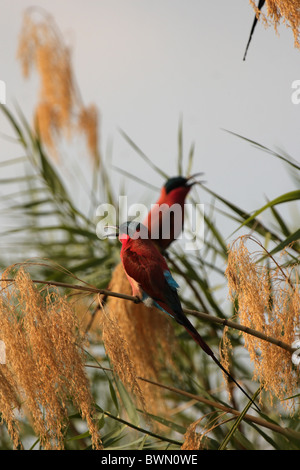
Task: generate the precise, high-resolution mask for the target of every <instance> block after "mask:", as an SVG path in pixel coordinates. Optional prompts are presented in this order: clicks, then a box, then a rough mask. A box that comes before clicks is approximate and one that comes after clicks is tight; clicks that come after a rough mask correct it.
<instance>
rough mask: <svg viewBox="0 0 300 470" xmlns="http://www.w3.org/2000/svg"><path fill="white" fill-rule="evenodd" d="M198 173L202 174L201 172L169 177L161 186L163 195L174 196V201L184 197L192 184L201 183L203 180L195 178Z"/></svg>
mask: <svg viewBox="0 0 300 470" xmlns="http://www.w3.org/2000/svg"><path fill="white" fill-rule="evenodd" d="M200 175H203V173H195V174H194V175H191V176H188V177H184V176H173V177H172V178H169V179H168V180H167V181H166V183H165V184H164V186H163V192H164V193H165V196H166V197H172V198H174V200H175V202H176V200H177V199H180V198H183V199H184V198H185V197H186V195H187V194H188V193H189V191H190V189H191V188H192V186H194V184H202V183H203V181H199V180H195V178H196V177H197V176H200Z"/></svg>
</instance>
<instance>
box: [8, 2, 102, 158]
mask: <svg viewBox="0 0 300 470" xmlns="http://www.w3.org/2000/svg"><path fill="white" fill-rule="evenodd" d="M17 57H18V59H19V60H20V62H21V65H22V69H23V75H24V77H28V76H29V74H30V72H31V71H32V69H34V68H35V69H36V70H37V72H38V75H39V78H40V90H39V101H38V103H37V106H36V110H35V122H36V126H37V129H38V132H39V134H40V136H41V140H42V142H44V143H45V144H46V145H47V146H48V148H49V149H50V150H51V154H52V155H54V156H55V157H56V158H57V157H58V155H57V137H59V136H60V135H61V134H62V133H64V134H65V135H67V136H68V137H70V135H71V133H72V132H73V131H77V130H79V131H80V132H82V133H83V134H84V135H85V138H86V141H87V146H88V149H89V152H90V154H91V155H92V157H93V158H94V161H95V162H96V163H98V164H99V163H100V155H99V150H98V148H99V142H98V140H99V136H98V126H99V115H98V110H97V108H96V106H94V105H91V106H87V107H85V106H84V104H83V103H82V100H81V97H80V94H79V91H78V88H77V86H76V83H75V78H74V74H73V71H72V65H71V51H70V49H69V48H68V47H67V46H66V45H65V44H64V42H63V39H62V37H61V35H60V32H59V31H58V30H57V28H56V25H55V23H54V21H53V19H52V17H51V16H50V15H49V14H46V13H45V12H43V11H41V10H39V9H36V8H29V9H28V10H27V12H26V13H25V15H24V21H23V26H22V30H21V34H20V39H19V46H18V52H17Z"/></svg>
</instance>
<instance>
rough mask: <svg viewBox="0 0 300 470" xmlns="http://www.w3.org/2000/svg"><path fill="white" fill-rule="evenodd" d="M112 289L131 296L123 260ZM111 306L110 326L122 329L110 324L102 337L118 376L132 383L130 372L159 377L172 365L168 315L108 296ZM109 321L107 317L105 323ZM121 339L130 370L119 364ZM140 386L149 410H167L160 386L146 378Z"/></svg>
mask: <svg viewBox="0 0 300 470" xmlns="http://www.w3.org/2000/svg"><path fill="white" fill-rule="evenodd" d="M109 288H110V290H112V291H115V292H122V293H123V294H128V295H131V286H130V284H129V282H128V280H127V277H126V275H125V272H124V269H123V266H122V264H121V263H120V264H118V265H117V267H116V268H115V270H114V272H113V275H112V279H111V282H110V286H109ZM108 309H109V312H110V321H111V326H112V325H115V327H116V326H117V327H118V330H119V331H118V332H117V334H115V333H116V332H115V331H114V330H115V327H114V328H112V329H111V328H110V326H109V323H108V325H107V330H106V331H107V334H105V335H104V337H103V340H104V344H105V347H106V350H107V352H108V355H109V357H110V360H111V362H112V364H113V366H114V368H115V369H116V370H117V371H118V374H119V375H120V373H121V376H120V378H121V379H122V380H123V381H124V382H125V383H129V384H130V382H132V377H130V376H129V377H127V374H128V372H129V373H130V374H132V373H134V375H135V377H138V376H142V377H144V378H148V379H152V380H154V381H157V380H159V378H160V374H161V373H162V372H163V371H165V370H166V369H167V367H166V366H167V365H168V364H169V366H170V365H172V364H173V363H172V351H173V347H174V344H175V336H174V332H173V329H172V325H171V323H170V321H169V319H168V318H167V316H166V315H163V314H161V313H160V312H159V311H158V310H157V309H155V308H148V307H146V306H145V305H143V304H142V303H140V304H134V303H133V302H127V301H125V300H122V299H118V298H115V297H110V298H109V300H108ZM104 319H105V315H104ZM106 321H107V320H106V319H105V323H106ZM120 338H123V339H122V340H121V341H124V343H125V344H126V351H127V353H126V354H127V355H128V360H129V361H130V364H131V365H132V368H131V369H130V370H128V367H126V364H122V363H120V359H121V357H122V352H121V351H120V347H121V346H122V345H121V344H120ZM128 364H129V362H128ZM139 385H140V389H141V391H142V395H143V397H144V400H145V403H146V408H147V411H149V412H152V413H158V412H159V411H160V412H162V411H165V404H163V403H162V400H161V399H159V397H160V394H159V391H158V390H157V387H153V385H151V384H150V383H147V382H144V381H141V382H140V384H139Z"/></svg>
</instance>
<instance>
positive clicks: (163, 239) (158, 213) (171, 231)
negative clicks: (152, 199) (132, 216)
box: [143, 173, 203, 251]
mask: <svg viewBox="0 0 300 470" xmlns="http://www.w3.org/2000/svg"><path fill="white" fill-rule="evenodd" d="M202 174H203V173H196V174H194V175H192V176H189V177H188V178H184V177H183V176H174V177H173V178H169V179H168V180H167V181H166V183H165V184H164V186H163V187H162V189H161V193H160V196H159V199H158V200H157V202H156V203H155V204H154V205H153V206H152V209H151V210H150V212H149V214H148V215H147V217H146V219H145V220H144V221H143V225H145V226H146V227H148V229H149V238H151V240H152V241H153V242H154V243H155V244H156V245H157V246H158V247H159V249H160V250H161V251H164V250H166V249H167V248H168V247H169V245H170V244H171V243H172V242H173V241H174V240H175V239H177V238H178V237H179V235H180V233H181V231H182V228H183V224H184V202H185V198H186V196H187V195H188V193H189V192H190V190H191V188H192V186H193V185H194V184H197V183H199V181H192V179H193V178H195V176H198V175H202Z"/></svg>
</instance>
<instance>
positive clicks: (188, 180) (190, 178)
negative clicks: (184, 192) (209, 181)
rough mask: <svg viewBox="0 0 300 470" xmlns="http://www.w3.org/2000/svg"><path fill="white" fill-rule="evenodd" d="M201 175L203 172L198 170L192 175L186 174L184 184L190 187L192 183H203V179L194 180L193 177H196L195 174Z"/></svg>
mask: <svg viewBox="0 0 300 470" xmlns="http://www.w3.org/2000/svg"><path fill="white" fill-rule="evenodd" d="M202 175H204V173H203V172H202V171H201V172H199V173H194V174H193V175H191V176H188V177H187V182H186V186H188V187H190V188H191V187H192V186H194V184H203V183H205V181H202V180H200V181H198V180H196V181H194V178H196V177H197V176H202Z"/></svg>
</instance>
